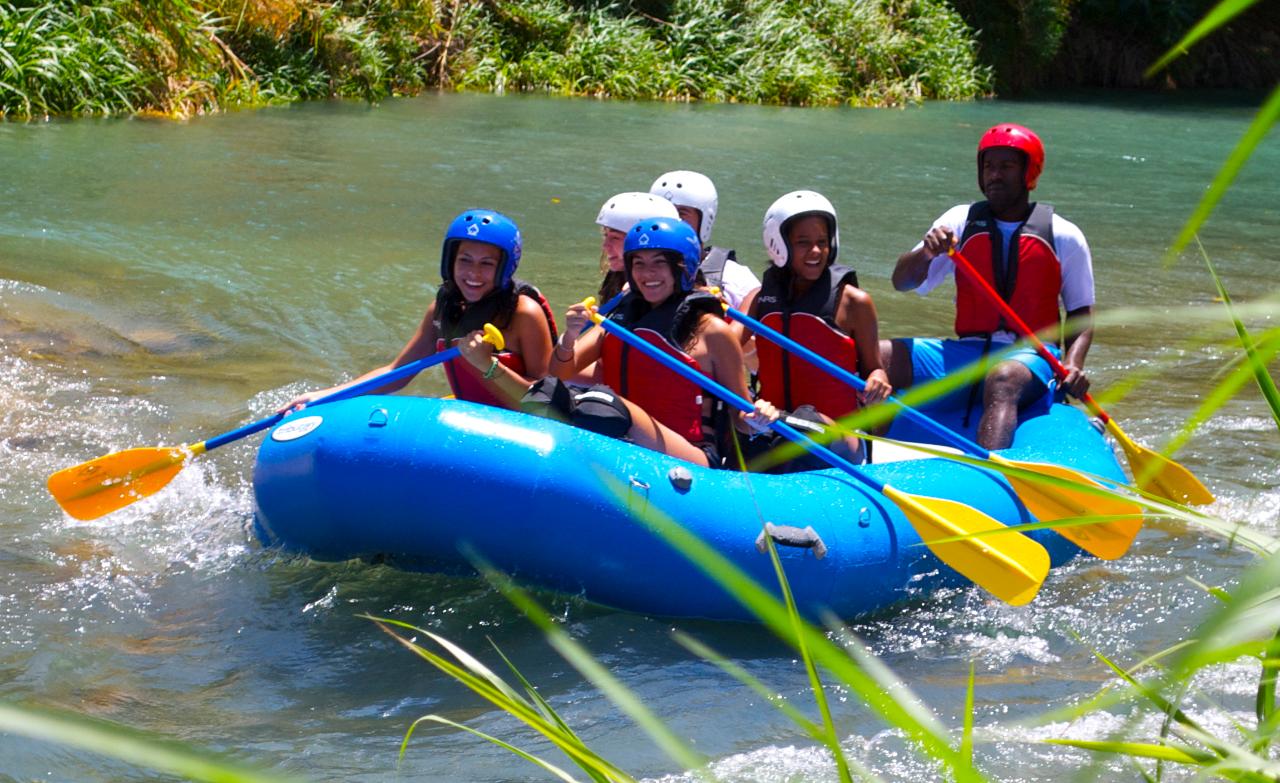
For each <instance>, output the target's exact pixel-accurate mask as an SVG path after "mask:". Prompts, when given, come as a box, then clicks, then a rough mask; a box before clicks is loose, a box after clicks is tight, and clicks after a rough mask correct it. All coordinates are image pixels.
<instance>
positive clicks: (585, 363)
mask: <svg viewBox="0 0 1280 783" xmlns="http://www.w3.org/2000/svg"><path fill="white" fill-rule="evenodd" d="M589 322H590V316H589V314H588V312H587V308H586V307H585V306H584V305H583V304H582V303H581V302H577V303H575V304H573V305H570V306H569V310H568V311H567V312H566V313H565V315H564V331H563V332H561V333H560V339H559V340H558V341H557V342H556V344H555V347H554V348H553V349H552V351H551V361H550V363H549V364H548V367H547V369H548V371H549V372H550V374H552V375H554V376H556V377H557V378H559V379H560V380H562V381H568V380H573V379H574V377H575V376H577V375H578V374H579V373H580V372H581V371H582V370H583V369H585V368H586V367H589V366H590V365H592V364H593V363H595V362H596V361H598V360H599V359H600V354H601V353H602V349H603V345H604V330H603V329H596V330H594V331H592V332H591V334H589V335H587V336H586V337H585V338H584V339H581V340H579V339H578V338H579V337H581V336H582V330H583V329H585V328H586V327H587V324H588V323H589Z"/></svg>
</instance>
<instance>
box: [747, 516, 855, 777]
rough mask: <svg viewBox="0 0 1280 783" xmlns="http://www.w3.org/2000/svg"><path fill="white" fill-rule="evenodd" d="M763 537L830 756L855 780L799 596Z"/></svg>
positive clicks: (842, 774) (774, 549)
mask: <svg viewBox="0 0 1280 783" xmlns="http://www.w3.org/2000/svg"><path fill="white" fill-rule="evenodd" d="M764 540H765V545H766V546H767V548H768V551H769V560H770V561H771V562H772V563H773V572H774V574H775V575H776V576H777V577H778V587H779V589H781V590H782V598H783V602H784V603H785V604H786V607H787V615H788V616H789V617H790V619H791V627H792V629H793V630H794V634H795V637H794V638H795V646H796V649H797V650H799V651H800V660H802V661H803V662H804V669H805V672H806V674H808V676H809V689H810V690H811V691H812V692H813V700H814V702H816V703H817V705H818V714H819V715H821V716H822V726H823V735H824V739H823V741H824V742H825V744H826V746H827V749H828V750H830V751H831V756H832V757H833V758H834V759H835V762H836V769H837V770H838V771H839V773H840V779H841V780H842V781H845V783H852V781H853V778H852V777H851V776H850V774H849V761H848V759H846V758H845V754H844V748H843V747H841V745H840V736H839V735H838V734H837V733H836V723H835V721H834V720H832V718H831V705H830V704H828V703H827V691H826V689H825V688H824V687H823V685H822V678H821V677H819V676H818V667H817V666H815V665H814V663H813V656H812V655H810V654H809V647H808V645H806V644H805V642H804V634H803V633H801V626H802V625H803V624H804V620H802V619H801V617H800V610H799V609H797V608H796V599H795V596H794V595H793V594H792V592H791V583H790V582H788V581H787V573H786V569H784V568H783V567H782V560H781V558H779V557H778V547H777V546H775V545H774V541H773V538H772V536H770V535H769V534H768V533H767V532H766V533H765V535H764Z"/></svg>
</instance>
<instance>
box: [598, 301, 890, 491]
mask: <svg viewBox="0 0 1280 783" xmlns="http://www.w3.org/2000/svg"><path fill="white" fill-rule="evenodd" d="M598 323H599V324H600V328H602V329H604V330H605V331H606V332H608V333H609V334H611V335H613V336H614V337H617V338H618V339H620V340H622V341H623V342H625V343H626V344H627V345H630V346H631V347H632V348H635V349H636V350H637V351H640V352H641V353H643V354H644V355H646V356H648V357H649V358H650V359H653V360H654V361H656V362H658V363H659V364H661V365H662V366H664V367H666V368H667V369H669V370H671V371H672V372H674V373H676V374H677V375H679V376H681V377H683V378H685V379H687V380H689V381H691V382H693V383H696V384H697V385H698V386H700V387H702V389H704V390H706V391H708V392H710V393H711V394H714V395H715V396H717V397H719V398H720V399H722V400H724V401H725V402H727V403H728V404H730V405H732V406H733V407H735V408H737V409H738V410H740V411H742V412H743V413H752V412H754V411H755V406H754V405H752V404H751V403H750V402H749V401H747V400H746V399H745V398H743V397H740V396H739V395H737V394H735V393H734V392H732V391H731V390H729V389H727V388H725V387H724V386H722V385H721V384H719V383H717V382H716V381H715V380H713V379H711V378H710V377H708V376H706V375H703V374H702V373H700V372H698V371H697V370H695V369H693V368H692V367H689V366H688V365H686V364H683V363H681V362H679V361H677V360H676V359H675V358H673V357H671V356H669V355H668V354H667V353H666V352H665V351H663V350H662V349H661V348H658V347H657V346H655V345H651V344H650V343H649V342H648V341H646V340H645V339H643V338H641V337H637V336H636V335H635V334H633V333H632V332H631V331H630V330H629V329H627V328H626V327H624V326H621V325H619V324H616V323H614V322H613V321H605V320H601V321H599V322H598ZM769 429H771V430H773V431H774V432H776V433H778V434H779V435H781V436H782V437H784V438H786V439H787V440H789V441H791V442H792V443H798V444H800V445H801V446H804V447H805V449H807V450H808V451H809V452H810V453H811V454H813V455H814V456H816V457H818V458H819V459H821V460H823V461H824V462H826V463H827V464H828V465H831V466H832V467H836V468H840V469H841V470H843V471H844V472H845V473H848V474H849V475H850V476H853V477H854V478H856V479H858V480H859V481H861V482H862V483H864V484H866V485H867V486H869V487H871V488H872V489H874V490H875V491H877V492H883V491H884V484H882V483H881V482H879V481H876V480H875V479H873V478H871V477H870V476H868V475H866V474H865V473H863V472H862V471H860V470H858V466H857V465H854V464H853V463H852V462H850V461H849V460H847V459H845V458H844V457H841V456H840V455H839V454H836V453H835V452H833V451H832V450H831V449H828V448H827V447H826V446H823V445H822V444H821V443H817V442H815V441H813V440H812V439H811V438H809V437H808V436H807V435H805V434H804V433H802V432H800V431H799V430H797V429H795V428H794V427H792V426H791V425H789V424H787V423H786V422H785V421H782V420H781V419H779V420H777V421H773V422H770V424H769Z"/></svg>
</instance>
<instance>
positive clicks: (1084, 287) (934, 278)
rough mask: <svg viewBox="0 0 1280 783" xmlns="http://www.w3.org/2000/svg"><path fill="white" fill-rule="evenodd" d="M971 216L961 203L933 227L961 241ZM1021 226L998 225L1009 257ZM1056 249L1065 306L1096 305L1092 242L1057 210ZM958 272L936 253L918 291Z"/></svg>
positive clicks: (1007, 336)
mask: <svg viewBox="0 0 1280 783" xmlns="http://www.w3.org/2000/svg"><path fill="white" fill-rule="evenodd" d="M968 217H969V205H968V204H957V205H956V206H954V207H952V208H951V209H948V210H947V211H946V212H944V213H943V214H942V217H940V218H938V219H937V220H935V221H933V228H938V227H941V226H947V227H949V228H950V229H951V230H952V231H953V232H955V235H956V240H957V241H958V240H959V239H960V236H961V234H963V233H964V224H965V219H966V218H968ZM1019 225H1021V224H1019V223H1009V222H1007V221H1004V220H997V221H996V226H997V227H999V229H1000V233H1001V234H1003V235H1004V247H1005V257H1006V258H1007V257H1008V251H1009V238H1010V237H1011V236H1013V231H1014V229H1016V228H1017V227H1018V226H1019ZM922 247H924V242H923V241H921V242H917V243H916V246H915V247H914V248H913V250H919V249H920V248H922ZM1053 250H1054V252H1055V253H1056V254H1057V256H1058V263H1059V264H1060V265H1061V266H1062V290H1061V291H1060V292H1059V296H1058V299H1059V301H1060V302H1061V303H1062V307H1063V309H1064V310H1066V311H1067V312H1071V311H1072V310H1078V309H1080V308H1081V307H1089V306H1092V305H1093V303H1094V292H1093V256H1092V254H1090V252H1089V243H1088V242H1087V241H1085V238H1084V233H1082V232H1081V231H1080V228H1079V226H1077V225H1076V224H1075V223H1072V222H1071V221H1070V220H1067V219H1066V218H1064V217H1062V216H1061V215H1059V214H1058V213H1057V212H1054V213H1053ZM955 271H956V266H955V263H954V262H953V261H952V260H951V256H948V255H945V254H944V255H940V256H934V257H933V260H932V261H930V262H929V273H928V274H927V275H926V276H925V279H924V282H923V283H921V284H920V287H919V288H917V289H916V293H918V294H920V295H921V296H924V295H925V294H927V293H929V292H930V291H932V290H933V289H935V288H937V287H938V286H939V285H941V284H942V283H943V282H944V281H946V279H947V278H948V277H949V276H951V275H953V274H955ZM991 339H992V340H993V341H995V342H1013V341H1014V340H1016V339H1017V335H1015V334H1013V333H1012V332H998V333H996V334H994V335H992V338H991Z"/></svg>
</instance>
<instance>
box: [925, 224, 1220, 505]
mask: <svg viewBox="0 0 1280 783" xmlns="http://www.w3.org/2000/svg"><path fill="white" fill-rule="evenodd" d="M947 253H948V254H949V255H950V256H951V258H952V260H954V261H955V263H956V268H957V269H959V270H961V271H963V272H964V273H965V274H966V275H968V277H969V279H970V280H971V281H973V282H974V283H976V284H977V286H978V288H979V289H981V290H982V292H983V294H985V295H986V297H987V298H988V299H990V300H991V303H992V304H994V305H995V306H996V308H997V309H999V310H1000V313H1001V314H1002V315H1003V316H1004V317H1005V320H1007V321H1008V322H1009V323H1011V324H1013V325H1014V326H1015V327H1017V330H1018V334H1020V335H1022V336H1023V337H1025V338H1027V339H1029V340H1030V341H1031V344H1032V345H1034V346H1035V349H1036V352H1037V353H1039V354H1040V356H1042V357H1043V358H1044V360H1045V361H1046V362H1048V363H1049V366H1050V367H1052V368H1053V373H1054V375H1056V376H1057V377H1058V380H1063V379H1065V378H1066V377H1067V368H1066V367H1063V366H1062V362H1060V361H1058V357H1056V356H1054V355H1053V353H1052V352H1051V351H1050V350H1049V349H1048V348H1046V347H1045V344H1044V343H1043V342H1041V341H1040V338H1039V337H1037V336H1036V333H1035V332H1033V331H1031V327H1029V326H1027V322H1026V321H1024V320H1022V318H1020V317H1019V316H1018V314H1017V313H1015V312H1014V311H1013V308H1012V307H1010V306H1009V303H1008V302H1006V301H1004V298H1003V297H1001V296H1000V294H999V293H997V292H996V289H995V288H992V286H991V284H990V283H988V282H987V281H986V280H984V279H983V277H982V275H980V274H978V270H976V269H974V268H973V264H971V263H969V259H967V258H965V257H964V256H963V255H961V254H960V251H959V250H956V249H955V248H951V249H950V250H948V251H947ZM1080 400H1081V402H1083V403H1084V404H1085V407H1087V408H1088V409H1089V412H1090V413H1092V414H1093V415H1094V416H1097V417H1098V418H1099V419H1100V420H1101V421H1102V423H1103V424H1105V425H1106V427H1107V431H1108V432H1110V433H1111V435H1112V436H1113V437H1114V438H1115V439H1116V440H1117V441H1119V442H1120V447H1121V448H1122V449H1124V453H1125V456H1126V457H1128V458H1129V469H1130V470H1131V471H1132V472H1133V479H1134V481H1135V482H1136V483H1137V485H1138V486H1139V487H1141V488H1142V489H1144V490H1146V491H1147V492H1150V493H1151V494H1153V495H1158V496H1159V497H1162V498H1166V499H1168V500H1172V501H1174V502H1176V503H1187V504H1189V505H1195V506H1202V505H1205V504H1208V503H1212V502H1213V499H1214V498H1213V493H1211V492H1210V491H1209V490H1208V488H1207V487H1205V485H1204V484H1202V483H1200V479H1198V478H1196V477H1195V475H1194V474H1192V472H1191V471H1189V470H1187V469H1186V468H1185V467H1183V466H1182V465H1180V464H1178V463H1177V462H1175V461H1173V460H1172V459H1170V458H1169V457H1166V456H1165V455H1163V454H1159V453H1157V452H1154V451H1152V450H1151V449H1148V448H1145V447H1143V446H1139V445H1138V444H1137V443H1135V442H1134V441H1133V439H1132V438H1130V437H1129V436H1128V435H1126V434H1125V432H1124V430H1122V429H1120V425H1119V424H1117V423H1116V422H1115V420H1114V419H1112V418H1111V417H1110V416H1109V415H1107V412H1106V411H1104V410H1102V407H1101V406H1099V405H1098V403H1097V402H1096V401H1095V400H1094V399H1093V395H1091V394H1089V393H1088V392H1085V394H1084V396H1083V397H1081V398H1080Z"/></svg>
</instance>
